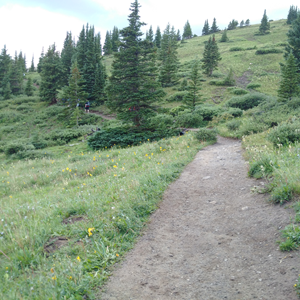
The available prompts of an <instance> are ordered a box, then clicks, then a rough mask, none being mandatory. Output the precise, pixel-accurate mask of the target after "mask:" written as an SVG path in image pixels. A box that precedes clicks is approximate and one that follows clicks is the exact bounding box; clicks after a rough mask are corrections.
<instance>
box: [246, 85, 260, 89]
mask: <svg viewBox="0 0 300 300" xmlns="http://www.w3.org/2000/svg"><path fill="white" fill-rule="evenodd" d="M260 87H261V84H259V83H249V84H248V85H247V89H252V90H254V89H257V88H260Z"/></svg>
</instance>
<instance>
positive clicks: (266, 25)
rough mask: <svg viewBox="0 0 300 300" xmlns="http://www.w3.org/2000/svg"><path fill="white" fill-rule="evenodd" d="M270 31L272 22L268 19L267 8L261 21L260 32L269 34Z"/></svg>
mask: <svg viewBox="0 0 300 300" xmlns="http://www.w3.org/2000/svg"><path fill="white" fill-rule="evenodd" d="M269 31H270V23H269V21H268V16H267V13H266V10H265V11H264V15H263V17H262V19H261V23H260V26H259V33H260V34H267V33H268V32H269Z"/></svg>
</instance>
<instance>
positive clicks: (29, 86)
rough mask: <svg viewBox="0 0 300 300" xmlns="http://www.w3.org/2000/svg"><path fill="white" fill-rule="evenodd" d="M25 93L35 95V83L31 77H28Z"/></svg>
mask: <svg viewBox="0 0 300 300" xmlns="http://www.w3.org/2000/svg"><path fill="white" fill-rule="evenodd" d="M25 94H26V95H27V96H28V97H29V96H33V85H32V79H31V77H29V78H28V80H27V83H26V87H25Z"/></svg>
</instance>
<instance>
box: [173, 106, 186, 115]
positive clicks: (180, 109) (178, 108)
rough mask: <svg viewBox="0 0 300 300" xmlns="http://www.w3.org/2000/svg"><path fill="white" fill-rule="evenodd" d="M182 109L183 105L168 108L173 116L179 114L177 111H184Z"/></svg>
mask: <svg viewBox="0 0 300 300" xmlns="http://www.w3.org/2000/svg"><path fill="white" fill-rule="evenodd" d="M184 109H185V108H184V106H176V107H173V108H171V110H170V115H171V116H173V117H175V116H177V115H178V114H179V112H181V111H184Z"/></svg>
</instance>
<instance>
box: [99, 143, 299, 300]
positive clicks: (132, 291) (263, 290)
mask: <svg viewBox="0 0 300 300" xmlns="http://www.w3.org/2000/svg"><path fill="white" fill-rule="evenodd" d="M260 182H262V181H257V180H254V179H249V178H248V177H247V164H245V161H244V159H243V157H242V149H241V144H240V141H237V140H229V139H225V138H219V139H218V142H217V143H216V144H215V145H212V146H209V147H207V148H205V149H203V150H202V151H200V152H199V153H198V154H197V156H196V158H195V160H194V161H193V162H192V163H190V164H189V165H188V166H187V167H186V168H185V170H184V171H183V173H182V174H181V176H180V178H179V179H178V180H177V181H176V182H174V183H173V184H171V185H170V187H169V189H168V190H167V191H166V192H165V195H164V200H163V202H162V203H161V205H160V208H159V209H158V210H157V211H156V212H155V213H154V214H153V215H152V217H151V222H150V224H149V227H148V229H147V230H146V231H145V232H144V235H143V236H142V237H141V238H140V239H139V241H138V242H137V244H136V246H135V248H134V249H133V250H132V251H131V252H130V253H128V255H127V257H126V258H125V259H124V261H123V262H122V263H120V264H119V265H118V266H116V269H115V271H114V274H113V276H111V277H110V279H109V282H108V284H107V286H106V287H105V290H104V291H103V292H102V294H101V295H99V298H101V299H105V300H112V299H118V300H120V299H136V300H137V299H139V300H140V299H143V300H147V299H149V300H150V299H151V300H153V299H154V300H158V299H161V300H168V299H172V300H173V299H180V300H183V299H189V300H190V299H201V300H216V299H228V300H238V299H239V300H248V299H264V300H269V299H274V300H275V299H276V300H277V299H278V300H283V299H289V300H296V299H298V297H297V295H296V293H295V291H294V289H293V285H294V284H295V283H296V280H297V278H298V272H299V269H300V266H299V256H300V255H299V253H298V252H293V253H282V252H280V251H279V248H278V244H277V243H276V240H278V239H279V237H280V231H279V229H280V228H284V227H285V226H286V225H287V224H289V222H290V218H291V217H292V216H294V212H293V211H292V210H291V209H288V208H287V209H283V208H282V207H280V206H275V205H271V204H269V203H268V202H267V199H268V195H262V194H257V193H252V192H251V189H252V188H253V187H254V186H258V185H261V186H262V184H263V182H262V183H260Z"/></svg>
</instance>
